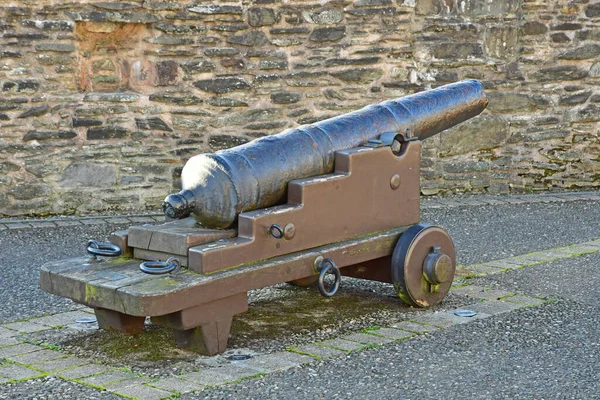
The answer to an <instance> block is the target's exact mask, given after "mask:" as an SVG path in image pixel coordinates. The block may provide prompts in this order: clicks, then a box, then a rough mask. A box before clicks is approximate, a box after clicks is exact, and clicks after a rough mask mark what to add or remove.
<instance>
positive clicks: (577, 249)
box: [564, 244, 598, 254]
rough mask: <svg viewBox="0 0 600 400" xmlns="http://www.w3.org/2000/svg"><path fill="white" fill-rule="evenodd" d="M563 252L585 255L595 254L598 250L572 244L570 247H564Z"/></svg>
mask: <svg viewBox="0 0 600 400" xmlns="http://www.w3.org/2000/svg"><path fill="white" fill-rule="evenodd" d="M564 249H565V250H567V251H569V252H573V253H574V254H587V253H596V252H598V249H597V248H595V247H593V248H591V247H587V246H585V245H580V244H574V245H571V246H567V247H564Z"/></svg>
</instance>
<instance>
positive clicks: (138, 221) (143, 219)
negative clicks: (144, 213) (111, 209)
mask: <svg viewBox="0 0 600 400" xmlns="http://www.w3.org/2000/svg"><path fill="white" fill-rule="evenodd" d="M129 220H130V221H131V222H133V223H136V224H146V223H153V222H154V219H152V217H129Z"/></svg>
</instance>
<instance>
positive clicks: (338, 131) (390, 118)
mask: <svg viewBox="0 0 600 400" xmlns="http://www.w3.org/2000/svg"><path fill="white" fill-rule="evenodd" d="M486 106H487V99H486V96H485V94H484V92H483V87H482V85H481V83H480V82H478V81H476V80H466V81H462V82H458V83H453V84H450V85H445V86H441V87H439V88H436V89H432V90H428V91H424V92H420V93H417V94H414V95H410V96H406V97H402V98H399V99H395V100H389V101H385V102H383V103H379V104H376V105H371V106H367V107H365V108H363V109H361V110H358V111H354V112H351V113H348V114H344V115H340V116H338V117H334V118H330V119H327V120H324V121H320V122H318V123H315V124H311V125H304V126H301V127H298V128H293V129H288V130H286V131H284V132H281V133H279V134H277V135H273V136H267V137H263V138H260V139H257V140H254V141H252V142H250V143H246V144H244V145H241V146H237V147H234V148H231V149H227V150H222V151H218V152H216V153H214V154H200V155H197V156H194V157H192V158H191V159H190V160H189V161H188V162H187V163H186V165H185V166H184V168H183V171H182V173H181V182H182V191H181V192H179V193H176V194H170V195H169V196H167V198H166V199H165V201H164V203H163V211H164V212H165V214H166V215H167V216H169V217H171V218H184V217H187V216H189V215H191V214H194V215H195V217H196V218H197V220H198V222H200V223H201V224H202V225H204V226H206V227H211V228H227V227H230V226H231V225H233V224H234V223H235V221H236V219H237V215H238V214H239V213H241V212H243V211H250V210H255V209H258V208H264V207H269V206H272V205H275V204H279V203H281V202H283V201H285V195H286V189H287V183H288V182H289V181H291V180H294V179H301V178H306V177H310V176H316V175H322V174H327V173H330V172H332V171H333V169H334V165H333V163H334V155H335V152H336V151H339V150H344V149H349V148H353V147H357V146H359V145H361V144H364V143H366V142H368V141H369V140H371V139H376V138H378V137H379V136H380V135H382V134H383V133H387V132H396V133H398V134H401V135H405V136H411V137H416V138H418V139H419V140H424V139H427V138H428V137H431V136H433V135H436V134H438V133H440V132H441V131H443V130H445V129H448V128H451V127H453V126H455V125H457V124H459V123H461V122H463V121H466V120H467V119H470V118H472V117H475V116H476V115H478V114H479V113H481V112H482V111H483V110H484V109H485V107H486Z"/></svg>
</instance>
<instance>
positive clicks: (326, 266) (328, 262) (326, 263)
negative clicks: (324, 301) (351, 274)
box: [317, 258, 342, 297]
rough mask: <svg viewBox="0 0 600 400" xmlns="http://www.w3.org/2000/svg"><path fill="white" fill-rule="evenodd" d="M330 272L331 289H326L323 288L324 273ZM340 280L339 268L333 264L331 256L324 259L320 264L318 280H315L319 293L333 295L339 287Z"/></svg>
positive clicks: (326, 295)
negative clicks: (331, 277)
mask: <svg viewBox="0 0 600 400" xmlns="http://www.w3.org/2000/svg"><path fill="white" fill-rule="evenodd" d="M330 273H331V274H333V275H334V281H333V287H332V288H331V290H329V291H327V289H325V275H327V274H330ZM341 280H342V273H341V272H340V269H339V268H338V267H337V266H336V265H335V263H334V262H333V260H332V259H331V258H326V259H324V260H323V262H322V264H321V272H320V273H319V280H318V281H317V288H319V293H321V294H322V295H323V296H325V297H331V296H333V295H334V294H335V293H336V292H337V291H338V289H339V288H340V282H341Z"/></svg>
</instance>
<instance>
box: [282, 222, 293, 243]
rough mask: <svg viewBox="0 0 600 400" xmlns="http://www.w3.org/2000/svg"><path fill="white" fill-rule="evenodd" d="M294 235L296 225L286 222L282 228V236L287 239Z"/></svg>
mask: <svg viewBox="0 0 600 400" xmlns="http://www.w3.org/2000/svg"><path fill="white" fill-rule="evenodd" d="M295 235H296V226H295V225H294V224H287V225H286V226H285V228H283V237H284V238H286V239H287V240H290V239H292V238H293V237H294V236H295Z"/></svg>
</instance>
